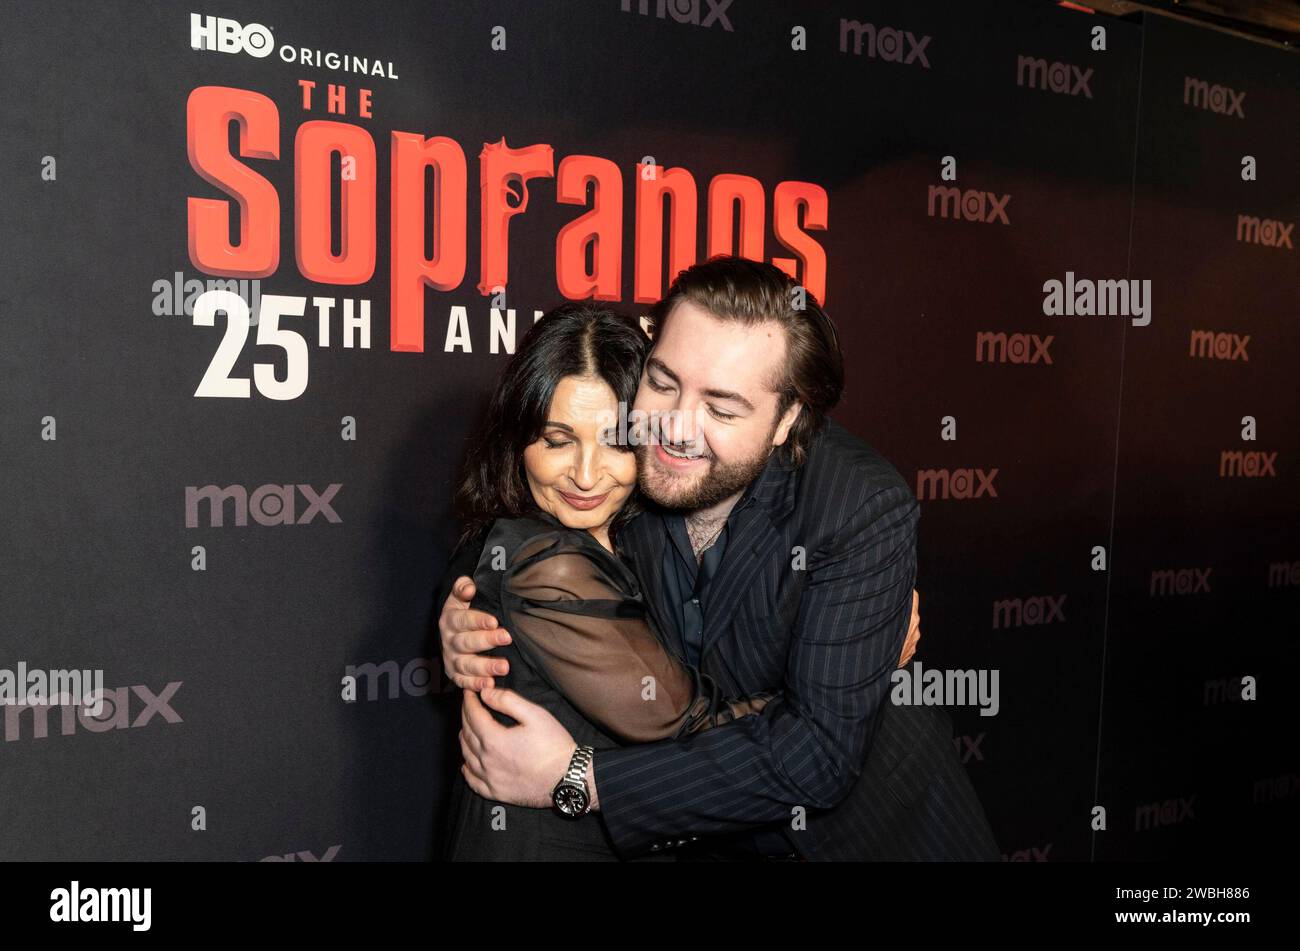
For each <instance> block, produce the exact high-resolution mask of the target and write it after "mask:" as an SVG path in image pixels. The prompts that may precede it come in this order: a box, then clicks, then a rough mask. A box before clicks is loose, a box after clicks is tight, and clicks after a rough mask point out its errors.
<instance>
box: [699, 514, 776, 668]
mask: <svg viewBox="0 0 1300 951" xmlns="http://www.w3.org/2000/svg"><path fill="white" fill-rule="evenodd" d="M728 531H729V535H728V538H727V550H726V553H725V554H724V555H723V556H722V564H721V565H719V566H718V573H717V574H716V575H715V576H714V577H713V580H712V581H711V582H710V583H709V603H708V604H706V605H705V611H704V643H703V645H702V648H703V649H702V653H708V651H709V650H710V649H711V648H712V646H713V644H714V642H715V641H717V639H718V638H719V637H720V636H721V635H722V633H723V632H724V631H726V630H729V629H730V627H731V618H732V617H733V616H734V615H735V613H736V609H737V608H738V607H739V606H740V604H741V602H742V601H743V600H744V599H745V597H746V596H747V595H749V594H751V593H752V592H753V591H754V590H755V586H754V582H755V580H756V576H757V574H758V571H759V569H760V568H762V566H763V562H764V560H765V559H766V557H767V555H768V553H769V552H771V551H773V550H775V549H776V547H777V544H778V542H779V541H780V533H779V532H777V530H776V528H775V526H773V525H772V520H771V518H770V517H769V516H768V514H767V512H766V511H765V510H764V509H762V508H759V507H757V506H751V507H750V508H749V509H747V510H746V511H745V512H743V513H738V514H737V516H736V519H735V521H734V523H733V524H732V525H731V527H730V528H729V529H728Z"/></svg>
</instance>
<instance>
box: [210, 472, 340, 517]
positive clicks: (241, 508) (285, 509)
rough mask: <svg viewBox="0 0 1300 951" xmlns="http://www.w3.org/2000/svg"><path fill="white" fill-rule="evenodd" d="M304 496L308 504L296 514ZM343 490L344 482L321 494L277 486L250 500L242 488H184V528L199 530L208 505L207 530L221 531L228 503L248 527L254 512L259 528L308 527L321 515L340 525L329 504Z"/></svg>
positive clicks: (265, 488)
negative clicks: (201, 512)
mask: <svg viewBox="0 0 1300 951" xmlns="http://www.w3.org/2000/svg"><path fill="white" fill-rule="evenodd" d="M295 488H296V489H297V490H298V492H301V493H302V496H303V499H304V500H305V501H306V502H307V503H308V505H307V508H305V509H303V511H302V514H301V515H297V514H296V511H297V509H296V506H295V502H296V500H297V494H296V493H295V492H294V489H295ZM341 488H343V483H341V482H331V483H330V484H329V485H327V486H326V487H325V488H324V489H323V490H322V491H321V492H319V493H318V492H317V491H316V490H315V489H313V488H312V487H311V486H310V485H301V484H299V485H297V486H293V485H274V484H268V485H264V486H261V487H259V488H257V489H254V490H253V494H252V495H251V496H250V495H249V494H248V490H247V489H245V488H244V487H243V486H242V485H229V486H226V487H225V488H224V489H223V488H221V487H220V486H215V485H205V486H203V487H202V488H200V487H199V486H195V485H187V486H186V487H185V527H186V528H197V527H198V525H199V503H200V502H207V503H208V526H209V527H211V528H221V527H223V526H224V525H225V514H226V502H228V501H229V502H233V503H234V509H235V524H236V525H247V524H248V513H249V511H250V509H251V511H252V513H253V520H254V521H255V522H257V524H259V525H306V524H307V523H308V522H310V521H311V520H312V519H314V518H315V517H316V516H317V515H318V514H319V515H323V516H325V519H326V520H327V521H330V522H333V523H335V524H338V523H339V522H341V521H343V519H342V518H340V517H339V514H338V513H337V512H335V511H334V508H333V506H332V505H330V500H331V499H333V498H334V496H335V495H337V494H338V491H339V489H341Z"/></svg>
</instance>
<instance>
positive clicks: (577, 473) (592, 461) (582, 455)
mask: <svg viewBox="0 0 1300 951" xmlns="http://www.w3.org/2000/svg"><path fill="white" fill-rule="evenodd" d="M569 478H571V479H572V480H573V484H574V485H575V486H577V487H578V488H579V489H581V490H582V491H583V492H588V491H590V490H591V489H594V488H595V487H596V483H597V482H599V481H600V463H599V459H598V454H597V452H596V447H592V446H586V447H583V448H582V449H581V450H579V451H578V458H577V460H575V463H574V467H573V471H572V472H571V473H570V475H569Z"/></svg>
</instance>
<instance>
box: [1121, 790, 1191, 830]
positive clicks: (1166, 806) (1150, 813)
mask: <svg viewBox="0 0 1300 951" xmlns="http://www.w3.org/2000/svg"><path fill="white" fill-rule="evenodd" d="M1194 802H1196V797H1195V796H1188V797H1187V798H1186V799H1184V798H1183V797H1181V796H1180V797H1178V798H1177V799H1166V800H1164V802H1153V803H1151V804H1150V805H1146V806H1138V808H1137V810H1136V812H1135V813H1134V816H1133V828H1134V830H1135V831H1137V832H1141V831H1143V830H1145V829H1153V828H1156V827H1157V826H1172V825H1177V824H1178V823H1180V822H1185V821H1186V820H1188V819H1195V818H1196V814H1195V813H1194V812H1192V804H1193V803H1194Z"/></svg>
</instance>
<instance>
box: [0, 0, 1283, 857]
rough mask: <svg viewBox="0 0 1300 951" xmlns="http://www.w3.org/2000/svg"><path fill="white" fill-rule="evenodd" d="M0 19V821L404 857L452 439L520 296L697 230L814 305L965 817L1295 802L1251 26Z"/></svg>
mask: <svg viewBox="0 0 1300 951" xmlns="http://www.w3.org/2000/svg"><path fill="white" fill-rule="evenodd" d="M0 32H2V33H3V35H4V37H5V56H4V58H3V63H0V75H3V79H4V88H5V89H6V90H7V92H6V95H5V96H4V97H3V98H2V99H0V115H2V116H3V128H4V130H5V133H6V146H7V147H6V148H5V149H4V150H3V154H2V155H0V162H3V163H4V188H3V189H0V202H2V203H3V204H2V205H0V208H2V209H3V213H4V221H5V223H6V228H5V234H4V238H3V254H0V400H2V406H0V411H2V412H0V479H2V488H3V490H4V497H5V504H4V506H3V509H2V510H0V511H2V513H3V514H2V515H0V532H2V533H3V537H4V540H5V544H4V545H3V546H2V547H0V570H2V572H3V593H2V594H0V700H3V703H0V722H2V729H3V737H2V739H0V859H4V860H32V859H56V860H72V859H92V860H144V859H164V860H235V861H257V860H265V859H272V860H281V861H349V860H351V861H363V860H413V861H418V860H425V859H429V858H431V857H432V856H433V855H434V854H435V853H436V847H437V840H438V830H439V826H440V822H441V810H442V808H443V806H444V804H445V802H444V801H445V793H446V791H447V790H448V788H449V780H450V778H451V777H452V776H453V775H454V770H455V769H456V768H457V766H458V764H459V748H458V745H457V742H456V731H457V729H458V716H457V702H458V696H457V693H456V691H454V690H451V691H449V690H447V689H446V686H447V685H446V681H445V679H444V678H443V676H442V671H441V666H440V662H439V659H438V651H437V645H436V634H437V632H436V615H437V610H438V606H437V605H435V603H434V595H435V589H436V587H437V586H438V583H439V581H440V576H441V573H442V571H443V568H444V567H445V564H446V561H447V557H448V555H449V551H450V543H451V541H452V539H453V538H454V535H455V526H454V525H453V522H452V519H451V513H450V503H451V490H452V483H453V479H454V476H455V472H456V468H457V465H458V463H459V461H460V457H461V453H462V451H463V448H464V442H465V438H466V436H467V434H469V433H470V432H471V431H472V430H473V428H474V426H475V425H476V423H477V422H478V420H479V418H480V415H481V413H482V411H483V408H484V403H485V398H486V395H487V393H488V392H489V390H490V388H491V386H492V384H493V380H494V377H495V375H496V374H497V372H498V371H499V370H500V368H501V367H502V366H503V365H504V363H505V361H506V360H507V358H508V355H509V354H510V353H512V352H513V350H514V348H515V345H516V343H517V341H518V340H519V339H520V337H521V335H522V334H523V333H524V332H525V331H526V330H527V328H528V327H529V326H530V325H531V324H532V322H533V321H534V320H535V319H536V318H537V317H538V316H539V315H540V314H541V313H542V312H544V311H546V310H548V309H550V308H552V307H554V306H555V305H556V304H558V303H561V302H562V301H564V300H566V299H582V298H595V299H598V300H601V301H608V302H611V303H612V304H613V305H614V306H616V307H619V308H621V309H623V310H624V311H626V312H627V313H630V314H643V313H645V312H646V311H647V310H648V306H649V304H650V303H652V302H653V301H654V300H656V299H657V298H658V297H659V296H660V295H661V294H662V293H663V292H664V290H665V289H666V287H667V284H668V281H669V280H670V279H671V277H672V276H673V275H674V274H675V273H676V272H677V271H679V270H680V269H681V268H683V267H686V266H688V265H689V264H691V263H694V262H695V261H697V260H702V259H703V258H704V257H706V256H708V255H712V254H716V253H738V254H743V255H745V256H747V257H751V258H755V259H760V260H765V261H771V262H773V263H775V264H777V265H778V266H780V267H782V268H784V269H786V270H787V271H789V272H790V273H791V274H792V275H794V276H795V277H796V278H797V279H798V280H799V281H800V283H801V284H803V285H804V286H805V287H807V288H808V289H810V290H811V291H812V292H813V293H815V294H816V295H817V296H818V297H819V298H821V299H823V300H824V302H825V305H826V307H827V310H828V311H829V312H830V314H831V315H832V317H833V318H835V320H836V322H837V324H838V326H839V328H840V330H841V333H842V337H843V342H844V346H845V350H846V357H847V366H848V387H847V393H846V397H845V400H844V402H843V404H842V406H841V407H840V408H839V410H838V411H837V413H836V416H837V418H838V419H839V420H840V421H841V422H843V423H844V424H845V425H846V426H848V427H849V428H850V429H851V430H853V431H854V432H856V433H857V434H858V435H860V436H861V437H862V438H864V439H865V440H867V441H868V442H869V443H871V444H872V445H873V446H875V447H876V448H877V449H879V450H880V451H881V452H882V453H884V455H885V456H886V457H887V458H888V459H889V460H890V461H891V462H893V463H894V465H895V466H896V467H897V468H898V470H899V471H900V472H901V473H902V474H903V475H904V477H905V478H907V479H908V480H909V482H911V483H912V485H913V489H914V491H915V493H916V497H917V499H918V500H919V502H920V505H921V512H922V520H921V523H920V541H919V546H920V547H919V558H920V566H919V579H918V589H919V591H920V596H921V602H920V603H921V613H922V631H923V638H922V641H921V648H920V651H919V653H918V655H917V660H918V661H919V662H920V663H921V664H922V665H923V669H924V670H932V671H944V670H969V671H981V672H984V673H985V674H986V675H988V677H987V681H988V682H991V683H992V684H993V685H994V686H995V687H996V690H994V691H992V693H991V694H989V695H987V696H981V697H980V698H979V699H978V700H976V699H974V698H972V700H971V702H970V703H968V704H967V705H965V706H956V707H953V708H951V711H950V712H951V714H952V717H953V721H954V732H955V734H956V735H955V736H954V738H953V742H954V747H955V748H956V749H957V751H958V753H959V754H960V757H961V759H962V761H963V762H964V763H965V766H966V769H967V770H968V771H969V774H970V776H971V778H972V780H973V782H974V784H975V786H976V788H977V790H978V792H979V794H980V796H981V798H982V800H983V802H984V804H985V808H986V810H987V812H988V814H989V817H990V821H991V822H992V824H993V828H994V832H995V834H996V835H997V838H998V841H999V844H1000V846H1001V850H1002V852H1003V854H1004V858H1006V859H1007V860H1013V861H1062V860H1066V861H1068V860H1085V861H1086V860H1090V859H1097V860H1102V859H1105V860H1112V859H1150V858H1160V857H1206V856H1221V855H1222V856H1226V855H1232V856H1241V855H1256V854H1261V855H1262V854H1264V853H1266V852H1269V851H1271V850H1272V848H1273V846H1274V844H1275V843H1277V842H1278V841H1280V840H1281V839H1282V838H1283V837H1285V836H1288V835H1290V836H1294V834H1295V832H1296V826H1297V821H1296V819H1297V814H1298V813H1300V810H1298V809H1297V805H1298V804H1300V761H1297V758H1296V753H1295V750H1296V745H1295V743H1294V742H1293V738H1292V737H1291V733H1292V731H1293V729H1294V727H1295V724H1296V723H1297V722H1300V718H1298V717H1297V712H1298V711H1297V700H1296V693H1295V690H1294V683H1295V677H1296V674H1297V669H1296V668H1297V662H1296V656H1297V652H1296V649H1295V638H1296V637H1297V635H1300V625H1298V623H1297V619H1298V618H1300V506H1298V505H1297V502H1296V493H1297V489H1298V488H1300V484H1298V482H1297V479H1296V476H1295V472H1296V468H1295V467H1296V465H1297V462H1300V408H1298V401H1297V398H1296V395H1297V379H1296V378H1297V372H1298V371H1300V330H1297V322H1298V321H1300V267H1297V256H1296V251H1295V248H1294V243H1295V240H1296V239H1295V238H1293V236H1292V229H1293V226H1294V223H1295V221H1296V220H1297V218H1300V189H1297V186H1296V182H1295V176H1296V174H1297V171H1300V122H1298V121H1297V119H1298V118H1300V60H1298V59H1297V57H1296V56H1295V55H1293V54H1287V53H1285V52H1283V51H1280V50H1275V49H1272V48H1268V47H1264V46H1261V45H1258V44H1252V43H1249V42H1247V41H1244V40H1239V39H1234V38H1231V37H1228V36H1224V35H1220V34H1215V33H1211V32H1208V31H1205V30H1201V29H1197V28H1194V27H1191V26H1187V25H1183V24H1181V23H1177V22H1173V21H1168V20H1163V19H1158V18H1151V17H1148V18H1146V19H1145V20H1140V19H1132V20H1117V19H1110V18H1099V17H1094V16H1090V15H1087V14H1085V13H1082V12H1079V11H1076V10H1070V9H1062V8H1058V7H1054V6H1051V5H1048V4H1044V3H1031V2H1024V3H997V4H980V5H976V4H960V5H959V4H950V3H942V2H938V0H934V2H928V0H927V2H916V0H911V2H897V3H881V2H867V0H852V2H848V0H835V2H829V0H825V2H816V3H779V2H775V0H584V2H578V0H568V2H547V3H536V2H525V0H510V2H504V0H502V2H491V0H485V2H481V3H472V4H470V3H458V2H457V3H450V2H448V3H440V2H424V0H422V2H415V0H408V2H391V3H385V4H376V5H365V4H354V3H346V2H342V0H326V2H300V3H292V2H280V0H212V2H211V3H209V4H207V5H202V4H199V5H194V4H188V3H187V4H181V3H168V2H138V3H125V2H123V3H107V4H96V5H93V6H92V5H87V4H78V3H48V4H38V3H28V2H23V3H14V4H6V5H5V7H4V9H3V11H0ZM61 671H77V672H85V679H86V680H87V681H89V682H91V683H97V685H99V686H102V688H103V689H102V694H101V702H100V704H99V706H97V707H94V708H89V707H78V706H76V705H75V704H73V703H71V702H64V703H55V704H51V703H48V702H47V703H41V702H38V701H39V699H40V698H39V697H38V696H37V695H36V694H35V693H33V692H32V691H33V687H34V685H35V686H39V685H40V684H41V683H42V682H43V681H44V682H45V683H46V686H47V687H49V688H51V689H49V691H48V692H49V693H53V692H54V691H53V683H54V677H53V676H50V677H46V676H44V675H45V673H46V672H61ZM914 672H915V674H916V675H918V676H920V675H921V673H922V671H921V670H920V669H915V668H914ZM994 672H996V679H993V678H992V675H993V673H994ZM101 677H102V679H99V678H101ZM65 699H67V698H65Z"/></svg>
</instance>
